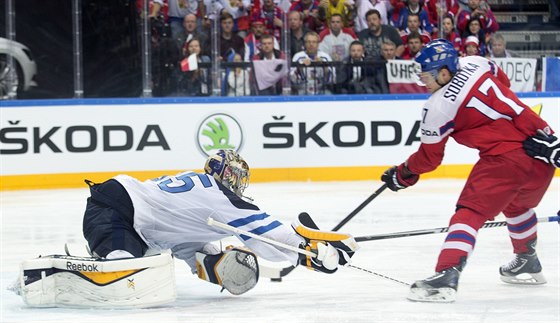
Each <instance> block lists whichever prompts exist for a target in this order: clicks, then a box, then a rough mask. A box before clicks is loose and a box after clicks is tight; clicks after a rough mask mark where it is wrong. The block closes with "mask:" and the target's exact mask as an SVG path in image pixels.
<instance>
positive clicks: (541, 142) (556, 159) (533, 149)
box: [523, 130, 560, 168]
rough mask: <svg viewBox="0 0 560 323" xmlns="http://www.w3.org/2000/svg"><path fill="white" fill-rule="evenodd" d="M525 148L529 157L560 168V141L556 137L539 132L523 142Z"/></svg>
mask: <svg viewBox="0 0 560 323" xmlns="http://www.w3.org/2000/svg"><path fill="white" fill-rule="evenodd" d="M523 148H524V149H525V152H526V153H527V155H529V156H531V157H533V158H536V159H540V160H542V161H544V162H545V163H547V164H552V165H554V167H556V168H560V139H558V138H557V137H556V136H554V135H547V134H545V133H544V132H543V131H541V130H539V131H538V133H537V135H535V136H533V137H529V138H527V139H526V140H525V141H524V142H523Z"/></svg>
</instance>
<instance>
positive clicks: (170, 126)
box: [0, 98, 560, 175]
mask: <svg viewBox="0 0 560 323" xmlns="http://www.w3.org/2000/svg"><path fill="white" fill-rule="evenodd" d="M527 101H531V103H529V102H528V103H529V104H532V105H536V104H542V105H543V108H542V116H543V117H544V118H545V119H546V120H548V121H549V122H550V123H551V125H552V127H553V128H555V129H557V130H558V129H560V125H559V120H560V117H559V112H558V111H559V106H560V104H559V99H558V98H534V99H530V100H527ZM423 102H424V100H396V101H394V100H393V101H392V100H371V101H368V100H363V101H317V102H309V101H307V102H298V101H291V102H259V103H257V102H245V103H197V104H193V103H191V104H133V105H82V106H40V107H10V108H2V109H1V112H2V113H1V116H0V124H1V129H0V158H1V173H2V175H21V174H56V173H87V172H104V171H118V172H126V171H149V170H167V169H168V170H181V169H201V168H202V166H203V164H204V161H205V159H206V156H207V154H210V153H212V152H213V151H215V150H217V149H220V148H233V149H239V150H240V152H241V153H242V155H243V156H244V157H246V159H247V160H248V161H250V164H251V167H253V168H305V167H347V166H382V165H393V164H397V163H400V162H402V161H404V160H405V159H406V158H407V157H408V155H409V154H411V153H413V152H414V151H416V149H417V148H418V145H419V134H418V129H419V122H420V121H419V120H420V116H421V114H420V112H421V107H422V104H423ZM476 160H477V152H476V151H475V150H472V149H468V148H465V147H462V146H459V145H457V144H455V143H454V142H452V140H451V141H450V143H449V144H448V147H447V150H446V157H445V159H444V163H445V164H463V165H464V164H469V163H474V162H475V161H476Z"/></svg>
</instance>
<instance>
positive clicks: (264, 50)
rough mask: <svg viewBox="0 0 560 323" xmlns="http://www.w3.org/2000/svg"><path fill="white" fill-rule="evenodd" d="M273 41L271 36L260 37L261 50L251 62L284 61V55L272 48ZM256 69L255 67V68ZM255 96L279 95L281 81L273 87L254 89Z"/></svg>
mask: <svg viewBox="0 0 560 323" xmlns="http://www.w3.org/2000/svg"><path fill="white" fill-rule="evenodd" d="M275 41H276V40H275V39H274V37H273V36H272V35H268V34H264V35H262V36H261V50H260V52H259V53H258V54H256V55H254V56H253V61H261V60H263V61H267V60H273V59H286V55H285V54H284V53H283V52H281V51H280V50H278V49H275V48H274V43H275ZM255 69H256V67H255ZM256 93H257V95H279V94H282V81H281V80H280V81H278V82H277V83H276V84H275V85H273V86H271V87H269V88H266V89H263V90H259V89H258V87H257V89H256Z"/></svg>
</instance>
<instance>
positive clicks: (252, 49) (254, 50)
mask: <svg viewBox="0 0 560 323" xmlns="http://www.w3.org/2000/svg"><path fill="white" fill-rule="evenodd" d="M265 30H266V27H265V26H264V19H257V20H254V21H253V22H252V23H251V33H250V34H249V35H247V37H245V45H246V47H245V50H246V51H247V55H248V58H249V59H247V61H249V60H250V58H252V57H253V56H254V55H255V54H258V53H259V52H260V50H261V37H262V36H263V35H264V34H265ZM273 39H274V48H276V49H280V45H279V44H278V42H277V41H276V38H273Z"/></svg>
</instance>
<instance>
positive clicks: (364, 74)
mask: <svg viewBox="0 0 560 323" xmlns="http://www.w3.org/2000/svg"><path fill="white" fill-rule="evenodd" d="M349 51H350V56H349V57H348V58H346V59H345V60H344V63H345V64H344V65H342V67H341V68H340V69H338V71H337V74H336V78H337V82H336V83H337V85H340V86H338V88H339V89H340V90H339V91H338V92H339V93H341V94H373V93H381V92H379V91H376V90H375V89H374V84H373V83H374V79H373V74H374V71H373V67H372V64H371V62H367V63H366V60H365V49H364V45H363V44H362V43H361V42H360V41H359V40H355V41H354V42H352V44H350V49H349Z"/></svg>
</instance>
